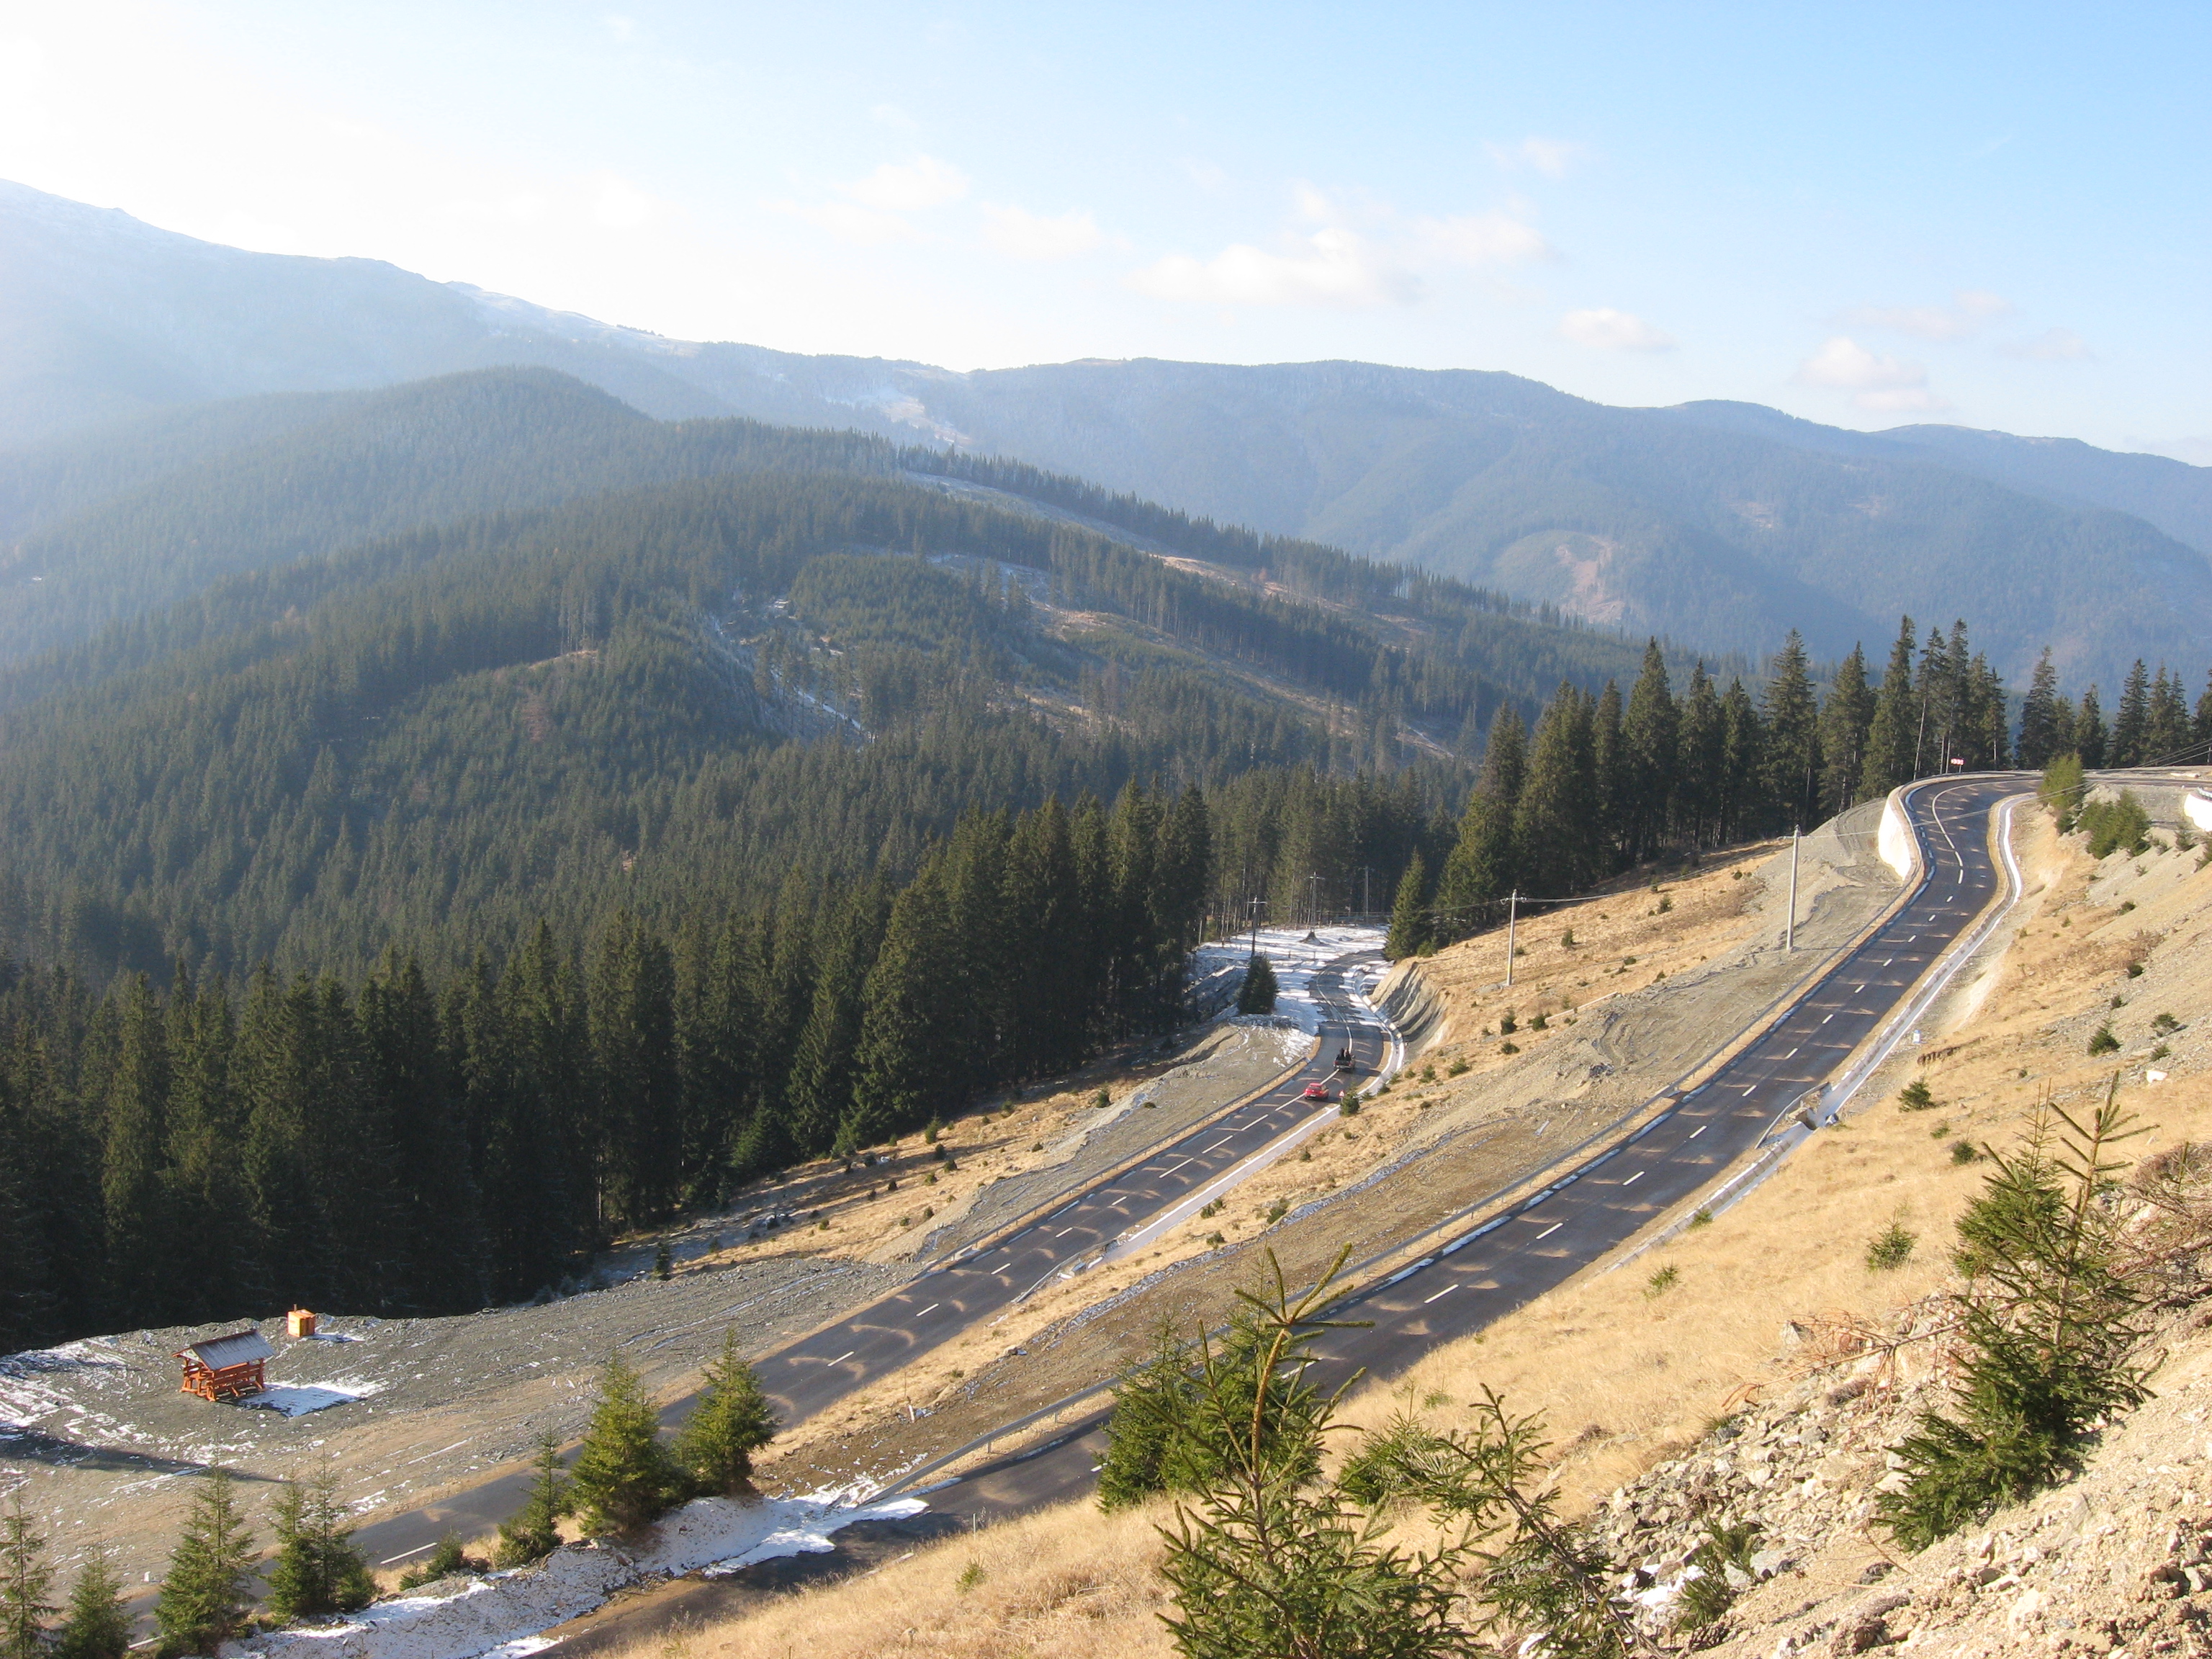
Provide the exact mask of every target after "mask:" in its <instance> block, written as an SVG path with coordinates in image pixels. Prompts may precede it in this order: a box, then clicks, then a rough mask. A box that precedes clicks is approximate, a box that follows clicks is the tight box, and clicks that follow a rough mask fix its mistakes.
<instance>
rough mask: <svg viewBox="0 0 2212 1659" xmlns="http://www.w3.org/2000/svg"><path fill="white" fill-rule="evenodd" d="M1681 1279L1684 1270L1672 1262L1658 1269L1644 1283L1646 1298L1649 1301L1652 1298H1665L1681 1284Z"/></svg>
mask: <svg viewBox="0 0 2212 1659" xmlns="http://www.w3.org/2000/svg"><path fill="white" fill-rule="evenodd" d="M1681 1279H1682V1270H1681V1269H1680V1267H1675V1266H1674V1264H1673V1263H1672V1262H1669V1263H1668V1265H1667V1266H1665V1267H1660V1268H1656V1269H1655V1270H1654V1271H1653V1273H1652V1274H1651V1277H1650V1278H1649V1279H1645V1280H1644V1297H1646V1298H1647V1299H1649V1298H1650V1297H1656V1296H1664V1295H1666V1294H1667V1292H1668V1291H1671V1290H1673V1289H1674V1286H1675V1285H1678V1284H1680V1282H1681Z"/></svg>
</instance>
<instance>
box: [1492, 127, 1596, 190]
mask: <svg viewBox="0 0 2212 1659" xmlns="http://www.w3.org/2000/svg"><path fill="white" fill-rule="evenodd" d="M1483 149H1486V150H1487V151H1488V152H1489V153H1490V159H1491V160H1492V161H1495V162H1497V163H1498V166H1499V167H1504V169H1506V171H1508V172H1509V173H1510V172H1512V171H1513V170H1515V169H1516V168H1518V167H1534V168H1535V170H1536V171H1537V172H1539V173H1542V174H1543V175H1544V176H1545V177H1546V178H1547V179H1564V178H1565V177H1566V176H1567V174H1568V173H1570V172H1571V171H1572V170H1573V169H1574V167H1576V166H1577V164H1579V163H1580V162H1582V161H1585V160H1587V159H1588V157H1589V146H1587V145H1585V144H1577V143H1574V142H1573V141H1572V140H1571V139H1566V138H1539V137H1534V135H1533V134H1532V135H1531V136H1530V137H1526V138H1523V139H1522V141H1521V142H1520V143H1517V144H1485V145H1484V146H1483Z"/></svg>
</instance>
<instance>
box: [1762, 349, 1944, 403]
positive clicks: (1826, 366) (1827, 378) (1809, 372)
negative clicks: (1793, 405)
mask: <svg viewBox="0 0 2212 1659" xmlns="http://www.w3.org/2000/svg"><path fill="white" fill-rule="evenodd" d="M1796 380H1797V383H1798V384H1799V385H1800V386H1832V387H1834V388H1835V389H1837V390H1838V391H1840V392H1850V393H1851V394H1852V395H1851V401H1852V402H1853V403H1855V404H1857V405H1858V406H1859V407H1860V408H1861V409H1871V410H1887V411H1889V412H1892V413H1894V412H1897V411H1899V410H1923V411H1925V410H1938V409H1948V408H1949V407H1950V404H1947V403H1946V402H1944V401H1943V399H1942V398H1940V397H1938V396H1936V393H1935V392H1931V391H1930V390H1929V387H1928V371H1927V369H1926V368H1923V366H1922V365H1920V364H1918V363H1906V362H1899V361H1898V360H1897V359H1896V358H1894V357H1884V356H1877V355H1876V354H1875V353H1874V352H1871V351H1869V350H1868V349H1866V348H1865V347H1864V346H1863V345H1861V344H1860V343H1858V342H1857V340H1854V339H1852V338H1851V337H1850V336H1849V335H1844V334H1838V335H1836V336H1834V337H1832V338H1831V339H1829V340H1828V341H1826V343H1824V344H1823V345H1822V346H1821V347H1820V349H1819V350H1818V351H1816V352H1814V354H1813V355H1812V356H1809V357H1808V358H1807V359H1806V360H1805V361H1804V362H1802V363H1800V364H1798V365H1797V374H1796Z"/></svg>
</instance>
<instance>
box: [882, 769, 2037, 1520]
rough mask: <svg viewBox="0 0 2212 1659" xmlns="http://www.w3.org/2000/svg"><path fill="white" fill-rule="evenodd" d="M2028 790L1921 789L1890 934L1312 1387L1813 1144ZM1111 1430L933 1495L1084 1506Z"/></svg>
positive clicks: (1955, 918)
mask: <svg viewBox="0 0 2212 1659" xmlns="http://www.w3.org/2000/svg"><path fill="white" fill-rule="evenodd" d="M2025 787H2026V786H2025V781H2024V780H2022V779H2021V778H2018V777H2004V776H1994V777H1974V778H1966V779H1959V780H1955V781H1936V782H1932V783H1928V784H1923V785H1921V786H1919V787H1917V788H1915V789H1913V790H1912V791H1911V792H1910V793H1909V794H1908V795H1907V797H1906V802H1905V805H1906V811H1907V814H1908V817H1909V819H1910V822H1911V826H1912V829H1913V832H1914V834H1915V836H1917V840H1918V842H1919V848H1920V854H1921V862H1922V870H1921V873H1920V878H1919V881H1918V883H1917V885H1916V887H1915V888H1914V890H1913V891H1912V893H1911V896H1910V897H1909V898H1908V899H1907V900H1906V901H1905V902H1904V903H1903V904H1902V905H1901V906H1900V907H1899V908H1898V909H1897V910H1896V911H1895V912H1894V913H1893V915H1892V916H1891V917H1890V919H1889V920H1888V921H1887V922H1886V923H1884V924H1883V925H1882V926H1881V927H1880V928H1879V929H1877V930H1876V931H1875V933H1873V934H1872V935H1871V936H1870V937H1869V938H1868V939H1865V940H1864V941H1863V942H1862V943H1861V944H1860V945H1858V946H1857V948H1856V949H1854V950H1852V951H1850V953H1849V954H1848V955H1846V956H1845V957H1844V958H1843V959H1842V960H1841V961H1839V962H1838V963H1836V964H1835V965H1834V966H1833V967H1832V968H1831V969H1829V970H1828V971H1827V972H1826V973H1825V974H1824V975H1821V976H1820V979H1819V980H1818V981H1815V982H1814V984H1813V985H1812V986H1810V987H1808V989H1807V990H1805V991H1804V992H1803V993H1802V994H1801V995H1800V996H1799V998H1798V999H1797V1000H1796V1002H1795V1003H1794V1004H1793V1005H1792V1006H1790V1008H1789V1009H1787V1010H1786V1011H1785V1012H1784V1013H1783V1014H1782V1015H1781V1016H1780V1017H1779V1018H1778V1019H1776V1020H1775V1021H1774V1022H1773V1024H1771V1025H1770V1026H1769V1027H1768V1029H1767V1030H1765V1032H1764V1033H1762V1034H1761V1035H1760V1036H1759V1038H1758V1039H1757V1040H1756V1041H1754V1042H1752V1043H1751V1044H1749V1045H1748V1046H1747V1048H1744V1049H1743V1050H1742V1051H1741V1053H1740V1054H1736V1055H1735V1057H1734V1058H1732V1059H1731V1060H1729V1061H1728V1062H1727V1063H1726V1064H1725V1065H1723V1066H1722V1067H1721V1068H1720V1070H1719V1071H1717V1073H1715V1074H1714V1075H1713V1076H1711V1078H1709V1079H1706V1081H1705V1082H1704V1083H1702V1084H1700V1085H1699V1086H1698V1087H1696V1088H1694V1089H1692V1090H1690V1091H1687V1092H1686V1093H1682V1094H1679V1095H1675V1094H1673V1093H1671V1091H1670V1092H1669V1094H1668V1095H1662V1097H1659V1100H1658V1101H1657V1102H1655V1104H1657V1103H1663V1105H1662V1109H1661V1110H1660V1111H1658V1112H1657V1113H1656V1115H1653V1116H1652V1117H1651V1118H1650V1120H1649V1121H1646V1122H1645V1123H1644V1125H1643V1126H1642V1127H1640V1128H1638V1129H1637V1130H1636V1131H1635V1132H1634V1133H1632V1134H1630V1135H1629V1136H1627V1137H1626V1139H1624V1140H1622V1141H1620V1142H1618V1143H1616V1144H1615V1145H1614V1146H1612V1147H1610V1148H1607V1149H1605V1150H1602V1151H1601V1152H1597V1153H1596V1154H1595V1155H1594V1156H1592V1157H1590V1158H1587V1159H1585V1160H1584V1161H1583V1162H1582V1163H1580V1164H1577V1165H1576V1166H1575V1167H1574V1168H1572V1169H1569V1170H1561V1171H1560V1172H1559V1176H1558V1178H1557V1179H1555V1180H1554V1181H1553V1182H1551V1184H1549V1185H1548V1186H1547V1187H1546V1188H1543V1189H1542V1190H1541V1191H1540V1192H1538V1193H1537V1194H1534V1196H1533V1197H1529V1198H1527V1199H1524V1200H1521V1201H1520V1202H1518V1203H1516V1204H1515V1205H1513V1206H1510V1208H1507V1209H1505V1210H1504V1211H1501V1212H1497V1213H1495V1214H1492V1215H1489V1216H1469V1217H1468V1218H1466V1225H1465V1231H1461V1232H1459V1233H1458V1234H1457V1235H1456V1236H1455V1237H1443V1238H1440V1239H1439V1241H1438V1247H1437V1249H1435V1250H1433V1251H1432V1252H1431V1254H1429V1255H1425V1256H1424V1257H1422V1258H1421V1259H1420V1260H1419V1261H1416V1262H1415V1263H1414V1264H1413V1266H1411V1267H1407V1268H1406V1269H1404V1270H1402V1271H1401V1272H1400V1273H1396V1274H1395V1275H1393V1276H1392V1277H1391V1278H1390V1279H1388V1280H1387V1281H1385V1282H1384V1283H1383V1284H1381V1285H1376V1286H1374V1287H1372V1288H1370V1289H1369V1290H1367V1291H1364V1292H1363V1293H1360V1294H1358V1295H1356V1296H1354V1297H1352V1298H1351V1299H1350V1300H1349V1301H1347V1302H1346V1303H1342V1304H1339V1305H1338V1306H1337V1307H1336V1308H1334V1309H1333V1310H1331V1316H1332V1317H1337V1318H1346V1319H1353V1320H1362V1321H1370V1322H1371V1323H1370V1324H1369V1325H1368V1326H1367V1327H1366V1328H1363V1329H1350V1330H1339V1331H1335V1332H1332V1333H1330V1334H1329V1336H1328V1339H1327V1340H1324V1341H1322V1343H1320V1344H1318V1345H1317V1346H1316V1352H1317V1353H1318V1354H1319V1355H1320V1357H1321V1364H1320V1365H1319V1366H1318V1367H1317V1369H1316V1373H1315V1380H1316V1382H1318V1383H1322V1384H1323V1385H1324V1386H1334V1383H1337V1382H1340V1381H1342V1380H1343V1378H1344V1377H1345V1376H1347V1375H1349V1374H1350V1373H1351V1372H1352V1371H1353V1370H1364V1371H1366V1372H1367V1373H1369V1374H1370V1375H1380V1376H1389V1375H1391V1374H1393V1373H1395V1372H1398V1371H1401V1370H1404V1369H1405V1368H1406V1367H1407V1366H1408V1365H1410V1364H1412V1363H1413V1361H1414V1360H1415V1359H1417V1358H1419V1357H1420V1355H1421V1354H1423V1353H1424V1352H1427V1351H1428V1350H1429V1349H1431V1348H1432V1347H1435V1346H1437V1345H1438V1344H1439V1343H1443V1342H1448V1341H1450V1340H1453V1339H1455V1338H1457V1337H1461V1336H1465V1335H1468V1334H1471V1333H1473V1332H1475V1331H1478V1330H1480V1329H1482V1328H1484V1327H1485V1326H1486V1325H1489V1324H1491V1323H1492V1322H1495V1321H1496V1320H1498V1319H1499V1318H1501V1317H1503V1316H1505V1315H1506V1314H1509V1313H1510V1312H1512V1311H1513V1310H1516V1309H1517V1308H1519V1307H1522V1305H1524V1304H1527V1303H1528V1302H1529V1301H1531V1300H1532V1299H1534V1297H1538V1296H1541V1295H1542V1294H1543V1293H1544V1292H1545V1291H1548V1290H1551V1289H1553V1287H1554V1286H1556V1285H1559V1284H1561V1283H1563V1282H1565V1280H1566V1279H1569V1278H1570V1277H1571V1276H1572V1275H1573V1274H1574V1273H1577V1272H1578V1271H1579V1270H1580V1269H1581V1268H1583V1267H1585V1266H1587V1265H1588V1264H1589V1263H1590V1262H1593V1261H1597V1260H1599V1259H1601V1257H1603V1256H1604V1255H1607V1253H1609V1252H1611V1251H1613V1250H1614V1249H1618V1248H1619V1247H1620V1246H1621V1245H1622V1244H1624V1243H1627V1242H1628V1241H1629V1240H1630V1239H1631V1238H1632V1237H1634V1236H1635V1235H1636V1233H1637V1232H1638V1231H1640V1230H1641V1229H1642V1228H1643V1227H1644V1225H1647V1224H1648V1223H1649V1222H1650V1221H1651V1220H1652V1218H1655V1217H1656V1216H1658V1215H1659V1214H1661V1213H1662V1212H1664V1211H1666V1210H1667V1209H1668V1208H1669V1207H1670V1206H1674V1205H1675V1204H1677V1203H1679V1202H1680V1201H1681V1200H1684V1199H1686V1198H1688V1197H1690V1196H1691V1195H1692V1194H1695V1193H1697V1192H1699V1190H1701V1189H1702V1188H1705V1186H1706V1185H1707V1184H1708V1183H1710V1182H1711V1181H1712V1180H1713V1178H1714V1177H1715V1176H1717V1174H1718V1173H1719V1172H1720V1171H1721V1170H1723V1169H1725V1168H1727V1167H1728V1166H1729V1165H1730V1164H1734V1163H1735V1161H1736V1160H1737V1159H1738V1158H1741V1157H1743V1156H1744V1155H1745V1154H1747V1153H1749V1152H1753V1151H1754V1150H1756V1149H1758V1148H1759V1147H1760V1146H1762V1145H1763V1144H1772V1143H1773V1142H1775V1141H1778V1140H1783V1139H1790V1138H1793V1137H1795V1138H1802V1137H1803V1136H1804V1135H1806V1134H1808V1133H1811V1132H1812V1131H1811V1128H1810V1127H1809V1126H1808V1124H1806V1123H1805V1122H1803V1121H1802V1120H1801V1113H1802V1114H1806V1115H1810V1116H1812V1117H1813V1118H1814V1120H1815V1121H1826V1119H1827V1118H1828V1117H1830V1116H1831V1115H1832V1113H1833V1112H1834V1111H1835V1110H1836V1109H1838V1108H1839V1107H1840V1106H1841V1104H1842V1103H1843V1100H1844V1097H1845V1094H1846V1092H1847V1091H1848V1089H1849V1088H1850V1087H1853V1086H1856V1080H1857V1079H1863V1076H1864V1075H1865V1073H1867V1072H1868V1071H1869V1070H1871V1069H1872V1065H1871V1060H1872V1059H1874V1058H1878V1057H1879V1056H1878V1054H1877V1055H1875V1056H1870V1057H1869V1060H1863V1062H1862V1063H1861V1064H1860V1065H1859V1066H1857V1067H1855V1068H1854V1069H1853V1071H1852V1073H1850V1075H1848V1076H1844V1077H1838V1073H1839V1071H1840V1070H1841V1068H1842V1067H1843V1066H1844V1062H1845V1061H1846V1060H1848V1059H1849V1057H1850V1054H1852V1052H1853V1051H1854V1050H1856V1049H1857V1048H1859V1046H1860V1045H1861V1043H1862V1042H1864V1041H1865V1040H1866V1039H1867V1038H1869V1037H1870V1036H1874V1035H1875V1033H1876V1032H1877V1030H1880V1029H1881V1027H1882V1025H1883V1024H1884V1022H1885V1021H1887V1020H1888V1019H1890V1018H1891V1017H1892V1016H1893V1014H1896V1013H1899V1012H1906V1013H1908V1014H1911V1013H1915V1012H1916V1011H1917V1008H1918V1007H1919V1006H1922V1005H1923V1002H1924V1001H1925V1000H1927V998H1928V997H1929V995H1931V994H1932V989H1933V987H1923V985H1922V981H1923V976H1925V975H1927V973H1928V971H1929V969H1930V968H1932V967H1934V966H1935V965H1936V963H1937V961H1938V959H1939V958H1940V957H1942V955H1943V953H1944V952H1945V951H1948V950H1949V949H1950V948H1951V946H1952V945H1954V944H1956V943H1957V942H1959V941H1960V939H1964V938H1965V937H1966V935H1967V934H1969V933H1972V932H1973V931H1974V930H1975V928H1976V927H1977V918H1979V917H1983V916H1984V913H1985V912H1987V911H1988V910H1989V908H1990V906H1991V905H1992V903H1994V902H1996V901H1997V900H1999V899H2000V898H2009V897H2010V896H2012V895H2014V894H2015V893H2016V892H2017V890H2018V883H2017V878H2016V875H2015V874H2014V873H2013V872H2011V868H2010V864H2009V854H2007V855H2006V857H2005V860H2003V861H2002V862H2000V860H1999V859H1998V858H1997V857H1996V854H1995V852H1994V850H1993V842H1994V837H1993V836H1992V834H1991V820H1992V816H1993V815H1994V814H1996V813H1997V811H1998V810H1999V808H2000V807H2001V805H2002V804H2003V803H2004V802H2005V801H2007V800H2008V799H2015V798H2017V797H2019V796H2021V794H2022V793H2024V791H2025ZM1905 1035H1906V1033H1905V1030H1899V1031H1897V1032H1896V1033H1894V1036H1895V1037H1896V1038H1898V1039H1901V1038H1903V1037H1904V1036H1905ZM1823 1085H1835V1086H1831V1087H1827V1088H1826V1089H1824V1088H1823ZM1103 1427H1104V1413H1103V1411H1102V1412H1100V1413H1097V1414H1095V1415H1093V1416H1092V1417H1091V1418H1089V1419H1085V1421H1084V1422H1082V1423H1080V1424H1078V1425H1075V1426H1073V1427H1072V1428H1071V1429H1070V1430H1069V1431H1068V1432H1067V1433H1066V1435H1064V1436H1062V1437H1059V1438H1057V1439H1055V1440H1054V1441H1052V1442H1051V1443H1048V1444H1046V1445H1044V1446H1042V1447H1040V1448H1037V1449H1033V1450H1030V1451H1028V1452H1025V1453H1023V1454H1018V1455H1012V1456H1009V1457H1007V1458H1006V1459H1004V1460H1002V1461H1000V1462H997V1463H994V1464H992V1465H989V1466H987V1467H986V1468H981V1469H979V1470H976V1471H975V1472H974V1473H972V1474H968V1475H966V1476H964V1477H963V1478H961V1479H959V1480H955V1481H952V1482H951V1483H948V1484H946V1485H945V1486H941V1487H939V1488H937V1489H935V1490H929V1489H927V1488H925V1489H924V1490H925V1491H927V1492H928V1497H929V1502H930V1504H931V1506H932V1508H933V1510H938V1511H939V1512H944V1513H951V1514H953V1515H958V1516H968V1517H970V1518H972V1519H977V1520H980V1519H983V1518H986V1517H988V1516H997V1515H1003V1514H1006V1513H1010V1512H1012V1511H1015V1510H1024V1509H1030V1508H1034V1507H1036V1505H1039V1504H1048V1503H1052V1502H1054V1501H1057V1500H1060V1499H1062V1498H1072V1497H1074V1496H1077V1495H1079V1494H1080V1493H1081V1492H1084V1491H1085V1490H1087V1489H1088V1487H1089V1486H1090V1485H1091V1478H1092V1475H1093V1474H1095V1472H1096V1468H1097V1462H1098V1455H1099V1453H1100V1452H1101V1451H1102V1450H1103V1448H1104V1433H1103Z"/></svg>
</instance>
